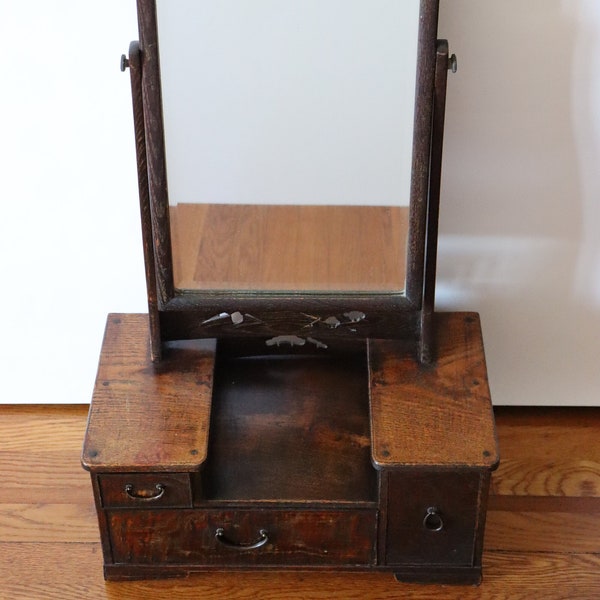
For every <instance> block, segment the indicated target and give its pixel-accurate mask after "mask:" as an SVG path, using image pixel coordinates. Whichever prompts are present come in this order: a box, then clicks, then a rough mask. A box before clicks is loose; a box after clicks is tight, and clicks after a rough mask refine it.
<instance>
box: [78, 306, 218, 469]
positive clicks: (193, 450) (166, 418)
mask: <svg viewBox="0 0 600 600" xmlns="http://www.w3.org/2000/svg"><path fill="white" fill-rule="evenodd" d="M146 319H147V318H146V316H145V315H109V317H108V321H107V326H106V333H105V338H104V345H103V352H102V355H101V356H100V365H99V367H98V375H97V378H96V385H95V387H94V399H93V403H92V405H91V408H90V417H89V426H88V430H87V435H86V441H85V445H84V449H83V464H84V466H85V467H86V468H88V469H95V468H97V467H99V466H101V467H102V469H103V471H105V472H108V471H122V472H136V471H155V470H157V469H158V470H161V471H167V470H168V471H173V472H178V471H181V472H185V471H188V472H191V471H197V470H198V468H199V466H200V465H201V464H202V463H203V462H204V460H205V458H206V451H207V445H208V424H209V418H210V407H211V400H212V383H213V368H214V355H215V344H214V342H211V341H203V342H201V341H198V342H189V343H182V344H180V345H179V347H174V348H171V349H170V350H169V352H168V353H167V355H166V356H165V357H164V359H163V360H162V361H161V362H160V363H159V364H158V365H155V364H153V363H152V359H151V356H150V347H149V341H148V332H147V320H146Z"/></svg>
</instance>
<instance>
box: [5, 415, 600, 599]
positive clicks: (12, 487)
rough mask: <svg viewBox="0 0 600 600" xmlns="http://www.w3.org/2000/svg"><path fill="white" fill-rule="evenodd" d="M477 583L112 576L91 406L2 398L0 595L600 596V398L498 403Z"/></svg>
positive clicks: (374, 577) (305, 576) (381, 576)
mask: <svg viewBox="0 0 600 600" xmlns="http://www.w3.org/2000/svg"><path fill="white" fill-rule="evenodd" d="M496 416H497V424H498V438H499V441H500V451H501V457H502V463H501V466H500V468H499V469H498V471H497V472H496V473H495V474H494V477H493V485H492V496H491V498H490V511H489V515H488V527H487V533H486V539H485V550H484V581H483V583H482V585H481V586H479V587H449V586H420V585H407V584H399V583H397V582H395V580H394V579H393V577H392V576H391V575H389V574H386V573H343V574H341V573H329V572H310V573H307V572H306V573H305V572H285V573H284V572H276V571H274V572H268V571H267V572H259V573H257V572H235V571H233V572H227V573H206V574H200V575H195V576H193V577H190V578H188V579H184V580H164V581H143V582H123V583H115V582H111V583H106V582H104V580H103V577H102V556H101V551H100V544H99V540H98V529H97V524H96V516H95V510H94V506H93V499H92V491H91V486H90V483H89V477H88V475H87V474H86V473H85V472H84V471H83V470H82V468H81V465H80V452H81V444H82V440H83V433H84V430H85V424H86V419H87V406H64V407H60V406H7V405H5V406H0V483H1V484H0V575H1V577H2V586H1V587H0V599H1V600H4V599H7V600H8V599H10V600H13V599H14V600H20V599H27V600H36V599H38V598H39V599H44V600H46V599H48V600H53V599H55V598H56V599H59V598H60V599H61V600H71V599H75V598H76V599H78V600H79V599H81V598H86V599H88V598H89V599H112V600H116V599H121V598H123V599H132V600H133V599H139V598H144V599H145V600H153V599H159V598H160V599H161V600H164V598H177V599H181V600H187V599H190V600H191V599H192V598H194V599H196V598H204V599H209V600H210V599H212V598H215V599H216V598H219V599H223V598H227V599H233V600H236V599H252V600H255V598H256V597H259V596H260V598H261V600H276V599H280V598H286V599H291V600H298V599H300V598H302V599H312V598H314V599H315V600H320V599H328V600H331V599H333V600H335V599H342V598H343V599H345V600H353V599H364V598H376V599H381V600H387V599H392V598H394V599H398V598H402V599H405V598H406V599H409V600H410V599H413V598H415V599H416V598H418V599H423V600H428V599H431V600H433V599H438V598H439V599H444V600H453V599H459V598H460V599H461V600H470V599H490V600H496V599H498V600H500V599H510V600H519V599H527V600H531V599H536V598H543V599H544V600H555V599H577V600H579V599H582V600H587V599H590V600H591V599H597V598H600V435H599V433H600V409H543V408H540V409H518V408H511V409H508V408H502V409H497V410H496Z"/></svg>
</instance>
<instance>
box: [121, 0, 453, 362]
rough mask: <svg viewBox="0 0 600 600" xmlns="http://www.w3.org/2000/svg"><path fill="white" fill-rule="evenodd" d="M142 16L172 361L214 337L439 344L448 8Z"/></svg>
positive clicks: (138, 95) (139, 75)
mask: <svg viewBox="0 0 600 600" xmlns="http://www.w3.org/2000/svg"><path fill="white" fill-rule="evenodd" d="M137 2H138V17H139V26H140V42H139V44H137V43H136V42H134V43H133V45H132V47H131V48H130V56H129V60H128V61H127V64H128V65H129V66H130V71H131V83H132V93H133V105H134V117H135V123H136V140H137V156H138V174H139V184H140V202H141V208H142V231H143V234H144V252H145V261H146V277H147V282H148V304H149V312H150V321H151V332H152V340H153V345H152V347H153V353H154V356H159V355H160V347H161V345H162V343H163V342H165V341H169V340H180V339H190V338H202V337H218V338H220V337H227V336H230V337H233V336H235V337H240V336H252V337H265V338H273V337H274V338H278V337H279V336H284V337H285V336H287V337H289V336H296V337H299V338H302V339H303V340H306V339H308V338H313V337H314V336H313V334H318V335H319V338H318V339H319V340H325V339H327V340H329V341H330V340H332V339H336V340H337V339H339V340H342V339H348V338H353V339H365V338H368V337H377V338H395V339H405V340H407V341H408V342H410V343H413V342H417V341H418V340H420V339H421V338H422V337H423V336H422V331H423V330H424V325H423V323H424V322H425V321H424V319H423V315H424V314H425V313H427V314H429V313H431V310H430V308H424V307H426V306H428V307H431V306H432V302H431V298H432V296H431V294H429V295H428V294H426V293H425V288H428V289H429V290H433V284H434V280H435V261H434V260H433V257H434V256H435V240H436V233H435V229H432V228H431V227H430V223H432V222H434V221H435V220H436V219H437V216H436V215H437V212H436V211H437V200H438V197H439V161H437V162H436V161H435V160H434V158H435V156H436V155H439V154H440V153H437V154H436V152H435V151H434V150H433V149H434V148H435V147H440V148H441V145H440V143H441V131H442V129H443V122H442V121H440V119H439V117H436V116H435V115H436V114H438V115H441V114H442V111H441V110H440V111H438V113H436V110H435V109H434V105H435V104H436V103H437V102H438V100H441V99H442V98H443V93H441V92H442V91H443V90H444V89H445V87H444V86H445V83H443V81H445V79H444V77H445V76H443V73H445V72H447V64H448V58H447V55H446V50H442V51H441V53H440V50H439V48H438V43H437V18H438V0H320V1H317V0H277V1H275V0H219V1H217V0H137ZM434 90H440V93H439V94H438V95H437V96H436V95H434ZM436 94H437V92H436ZM440 108H441V107H440ZM436 131H437V133H436ZM436 139H438V140H440V143H437V142H436V141H435V140H436ZM430 259H431V260H430ZM427 282H429V283H427ZM426 297H428V298H429V300H428V301H426V300H424V299H425V298H426ZM314 339H317V338H314ZM329 341H327V343H329ZM323 344H325V342H323Z"/></svg>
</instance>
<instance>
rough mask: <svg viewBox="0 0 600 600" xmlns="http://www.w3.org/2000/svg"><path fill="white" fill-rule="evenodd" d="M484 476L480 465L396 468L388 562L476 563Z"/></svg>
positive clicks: (390, 494)
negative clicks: (442, 469)
mask: <svg viewBox="0 0 600 600" xmlns="http://www.w3.org/2000/svg"><path fill="white" fill-rule="evenodd" d="M483 480H484V479H482V475H481V474H480V473H479V472H478V471H463V472H452V473H450V472H431V471H429V472H428V471H419V472H418V473H417V472H411V471H405V472H401V471H399V472H396V473H391V474H390V476H389V484H388V524H387V534H386V564H387V565H399V564H430V565H436V564H437V565H440V564H447V565H454V566H470V565H472V564H473V561H474V552H475V541H476V535H477V524H478V517H479V513H480V497H481V494H480V488H481V485H482V482H483ZM485 481H487V479H485Z"/></svg>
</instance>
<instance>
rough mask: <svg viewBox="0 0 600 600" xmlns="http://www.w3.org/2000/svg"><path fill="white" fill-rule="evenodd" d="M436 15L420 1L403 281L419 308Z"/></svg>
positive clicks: (435, 0) (430, 3) (426, 0)
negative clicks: (408, 220)
mask: <svg viewBox="0 0 600 600" xmlns="http://www.w3.org/2000/svg"><path fill="white" fill-rule="evenodd" d="M438 12H439V0H422V1H421V12H420V24H419V48H418V58H417V89H416V98H417V102H416V105H415V127H414V133H413V136H414V141H413V157H412V177H411V190H410V227H409V234H408V250H407V252H408V276H407V281H406V291H407V295H408V297H409V298H410V299H411V300H412V301H413V302H414V303H415V304H417V305H418V307H419V308H420V307H421V304H422V295H423V282H424V265H425V237H426V223H427V202H428V193H429V178H430V169H431V162H430V157H431V156H430V155H431V133H432V124H433V120H432V113H433V98H434V83H435V82H434V74H435V60H436V42H437V29H438Z"/></svg>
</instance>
